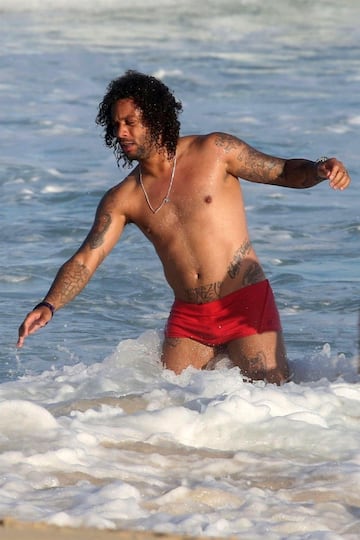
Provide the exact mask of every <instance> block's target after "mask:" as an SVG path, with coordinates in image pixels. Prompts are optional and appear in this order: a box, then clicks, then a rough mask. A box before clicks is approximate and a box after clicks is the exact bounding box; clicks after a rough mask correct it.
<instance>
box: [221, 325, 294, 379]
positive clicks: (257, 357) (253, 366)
mask: <svg viewBox="0 0 360 540" xmlns="http://www.w3.org/2000/svg"><path fill="white" fill-rule="evenodd" d="M227 352H228V355H229V358H230V360H231V361H232V362H233V364H234V365H236V366H238V367H239V368H240V370H241V372H242V374H243V375H245V376H246V377H249V379H251V380H265V381H268V382H271V383H276V384H281V383H283V382H286V381H287V380H288V379H289V367H288V361H287V356H286V349H285V345H284V340H283V336H282V332H264V333H262V334H254V335H252V336H247V337H244V338H240V339H235V340H233V341H231V342H230V343H228V345H227Z"/></svg>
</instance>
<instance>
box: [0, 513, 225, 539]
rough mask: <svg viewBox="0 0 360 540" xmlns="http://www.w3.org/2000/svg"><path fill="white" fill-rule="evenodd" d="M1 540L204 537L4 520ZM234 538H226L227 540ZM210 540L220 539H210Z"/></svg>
mask: <svg viewBox="0 0 360 540" xmlns="http://www.w3.org/2000/svg"><path fill="white" fill-rule="evenodd" d="M0 538H1V540H50V539H51V540H204V538H205V537H198V536H184V535H176V534H166V533H155V532H150V531H149V532H148V531H121V530H110V529H105V530H102V529H91V528H85V527H81V528H70V527H55V526H52V525H47V524H46V523H28V522H20V521H16V520H14V519H12V518H6V519H3V520H1V521H0ZM231 539H232V540H234V537H227V540H231ZM211 540H220V538H215V537H211Z"/></svg>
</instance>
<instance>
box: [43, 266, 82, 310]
mask: <svg viewBox="0 0 360 540" xmlns="http://www.w3.org/2000/svg"><path fill="white" fill-rule="evenodd" d="M89 279H90V271H89V269H88V268H87V267H86V266H85V265H84V264H81V263H79V262H78V261H76V260H71V259H70V260H69V261H67V262H66V263H65V264H64V265H63V266H62V267H61V268H60V270H59V272H58V273H57V276H56V278H55V280H54V283H53V284H52V286H51V288H50V291H49V293H48V295H47V297H48V298H49V299H50V301H51V299H52V298H53V299H54V300H55V299H56V302H55V303H56V304H59V307H61V306H64V305H65V304H67V303H68V302H70V300H72V299H73V298H75V296H76V295H77V294H79V292H80V291H82V289H83V288H84V287H85V285H86V284H87V282H88V281H89Z"/></svg>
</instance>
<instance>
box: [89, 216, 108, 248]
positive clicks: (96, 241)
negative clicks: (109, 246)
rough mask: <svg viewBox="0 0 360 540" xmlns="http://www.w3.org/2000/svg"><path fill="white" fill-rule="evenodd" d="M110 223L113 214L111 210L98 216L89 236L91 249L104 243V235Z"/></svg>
mask: <svg viewBox="0 0 360 540" xmlns="http://www.w3.org/2000/svg"><path fill="white" fill-rule="evenodd" d="M110 225H111V215H110V214H109V212H104V213H103V214H100V215H98V216H96V219H95V223H94V225H93V227H92V229H91V231H90V233H89V236H88V238H87V242H88V243H89V246H90V248H91V249H96V248H98V247H100V246H101V245H102V244H103V243H104V236H105V233H106V231H107V230H108V228H109V227H110Z"/></svg>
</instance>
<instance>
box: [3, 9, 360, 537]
mask: <svg viewBox="0 0 360 540" xmlns="http://www.w3.org/2000/svg"><path fill="white" fill-rule="evenodd" d="M359 20H360V4H359V2H358V1H357V0H326V1H325V0H317V1H316V2H310V1H307V0H277V2H266V1H264V0H238V1H235V0H225V1H222V2H215V1H213V0H208V1H206V0H204V2H193V1H190V0H189V1H186V0H185V1H182V0H179V1H175V0H158V1H156V2H155V1H153V0H133V1H132V2H131V5H129V3H127V2H122V1H120V0H118V1H115V0H89V1H87V2H84V1H82V0H78V2H70V1H69V0H51V1H50V0H44V1H36V0H27V1H25V0H0V30H1V34H0V35H1V48H0V73H1V76H0V118H1V124H0V147H1V152H0V186H1V198H2V204H1V206H0V216H1V227H2V235H1V237H2V241H1V242H0V254H1V259H0V261H1V262H0V291H1V299H2V309H1V312H0V321H1V347H0V518H2V517H5V516H12V517H15V518H18V519H20V520H25V521H45V522H48V523H54V524H58V525H71V526H80V525H85V526H93V527H97V528H111V529H123V528H130V529H139V530H149V529H151V530H155V531H159V532H174V533H186V534H199V535H203V536H204V537H211V536H223V537H227V536H235V537H236V538H241V539H254V540H255V539H260V538H264V537H265V538H266V539H267V540H272V539H274V540H275V539H287V538H292V539H310V538H311V539H312V540H313V539H316V540H335V539H339V538H346V539H358V538H359V536H360V490H359V485H360V377H359V289H360V285H359V268H360V265H359V262H360V261H359V253H360V249H359V248H360V211H359V206H360V205H359V194H360V189H359V176H358V170H359V168H360V154H359V140H360V139H359V130H360V107H359V97H358V96H359V85H360V39H359V38H360V34H359V28H358V21H359ZM129 68H135V69H138V70H140V71H144V72H146V73H151V74H155V75H156V76H158V77H161V78H162V79H163V80H164V81H165V83H166V84H168V86H170V87H171V88H172V89H173V90H174V92H175V94H176V96H177V97H178V98H179V99H181V100H182V102H183V106H184V112H183V114H182V118H181V119H182V133H183V134H186V133H193V132H201V133H205V132H208V131H214V130H222V131H228V132H231V133H235V134H236V135H238V136H239V137H240V138H243V139H245V140H246V141H247V142H249V143H250V144H252V145H253V146H256V147H257V148H259V149H261V150H262V151H264V152H268V153H271V154H273V155H279V156H282V157H307V158H309V159H316V158H318V157H320V156H322V155H336V156H338V157H339V158H340V159H342V160H343V161H344V163H345V164H346V166H347V168H348V170H349V171H350V173H351V175H352V179H353V181H352V184H351V187H350V188H349V189H348V190H346V191H344V192H342V193H340V192H334V191H332V190H331V189H329V188H328V187H327V186H326V185H325V183H324V184H322V185H320V186H317V187H315V188H313V189H311V190H305V191H295V190H294V191H293V190H286V189H280V188H276V187H270V186H262V185H253V184H249V183H243V186H244V193H245V200H246V207H247V212H248V219H249V226H250V229H251V236H252V240H253V242H254V244H255V247H256V249H257V252H258V254H259V257H260V259H261V260H262V262H263V265H264V268H265V270H266V272H267V275H268V277H269V279H270V280H271V283H272V285H273V288H274V291H275V294H276V298H277V302H278V306H279V309H280V313H281V317H282V322H283V327H284V332H285V338H286V342H287V348H288V354H289V358H290V364H291V370H292V381H291V382H290V383H288V384H286V385H284V386H282V387H281V388H278V387H274V386H273V385H266V384H263V383H261V382H259V383H256V384H249V383H247V382H245V381H243V379H242V377H241V374H239V372H238V370H237V369H227V368H226V366H225V365H221V364H220V365H219V366H218V369H216V370H215V371H201V372H199V371H196V370H194V369H191V368H189V369H188V370H186V371H185V372H183V373H182V374H181V375H179V376H176V375H174V374H173V373H172V372H170V371H167V370H163V369H162V367H161V365H160V361H159V356H160V347H161V339H162V332H163V327H164V324H165V321H166V318H167V314H168V310H169V308H170V305H171V303H172V295H171V292H170V290H169V289H168V287H167V285H166V283H165V281H164V278H163V275H162V269H161V266H160V264H159V262H158V261H157V259H156V256H155V254H154V250H153V248H152V247H151V245H149V244H148V243H147V241H146V239H145V238H143V237H142V236H141V234H140V233H139V232H138V231H137V230H136V228H134V227H131V226H130V227H129V228H128V229H127V230H126V232H125V234H124V236H123V238H122V239H121V241H120V243H119V244H118V246H116V248H115V249H114V251H113V253H112V254H111V255H110V256H109V257H108V259H107V260H106V261H105V262H104V263H103V265H102V267H101V268H100V269H99V270H98V272H97V274H96V275H95V276H94V278H93V280H92V281H91V283H90V284H89V286H88V287H87V288H86V289H85V291H83V293H82V294H81V295H80V296H79V297H78V298H77V299H76V300H75V301H74V302H73V303H72V304H70V305H68V306H67V307H66V308H65V309H63V310H62V311H60V312H59V313H57V314H56V316H55V317H54V320H53V321H52V323H51V324H50V325H48V326H47V327H46V328H45V329H43V330H42V331H41V332H40V333H38V334H37V335H34V336H32V337H31V338H29V339H28V340H27V342H26V344H25V346H24V348H23V349H22V350H16V348H15V342H16V338H17V328H18V326H19V324H20V323H21V321H22V320H23V318H24V316H25V314H26V313H27V312H28V311H30V310H31V308H32V306H33V305H35V304H36V303H37V302H39V300H40V299H41V298H42V297H43V296H44V294H45V292H46V291H47V289H48V287H49V285H50V283H51V281H52V279H53V277H54V275H55V273H56V271H57V269H58V268H59V266H60V265H61V264H62V262H64V260H65V259H66V258H67V257H69V256H70V255H71V254H72V253H73V252H74V251H75V249H76V248H77V247H78V245H79V244H80V243H81V241H82V240H83V238H84V236H85V234H86V233H87V231H88V228H89V226H90V225H91V223H92V220H93V215H94V211H95V209H96V206H97V203H98V201H99V199H100V197H101V196H102V194H103V193H104V191H105V190H107V189H108V188H109V187H110V186H111V185H113V184H115V183H117V182H118V181H119V180H120V179H121V178H122V177H123V176H124V175H125V174H126V170H125V171H123V170H122V169H121V168H120V169H118V168H117V167H116V165H115V160H114V157H113V156H112V155H111V153H110V152H109V151H108V150H107V149H106V148H105V147H104V145H103V143H102V138H101V130H100V128H99V127H98V126H96V125H95V122H94V119H95V116H96V113H97V106H98V103H99V102H100V101H101V99H102V97H103V95H104V92H105V89H106V86H107V84H108V82H109V81H110V80H111V79H113V78H114V77H117V76H118V75H120V74H122V73H123V72H124V71H125V70H126V69H129Z"/></svg>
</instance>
